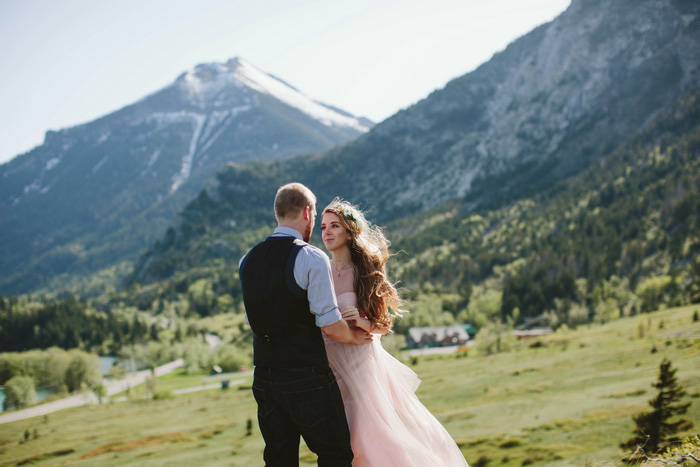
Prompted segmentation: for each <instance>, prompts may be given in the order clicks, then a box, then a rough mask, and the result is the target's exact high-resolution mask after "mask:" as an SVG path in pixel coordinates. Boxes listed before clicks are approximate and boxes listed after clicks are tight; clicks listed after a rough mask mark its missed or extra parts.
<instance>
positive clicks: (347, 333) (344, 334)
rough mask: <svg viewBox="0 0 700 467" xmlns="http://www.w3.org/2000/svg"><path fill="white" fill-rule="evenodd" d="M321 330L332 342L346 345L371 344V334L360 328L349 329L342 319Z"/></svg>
mask: <svg viewBox="0 0 700 467" xmlns="http://www.w3.org/2000/svg"><path fill="white" fill-rule="evenodd" d="M321 330H322V331H323V332H325V333H326V335H327V336H328V337H330V338H331V339H333V340H334V341H338V342H344V343H346V344H368V343H370V342H372V334H370V333H368V332H367V331H365V330H364V329H362V328H351V327H350V326H348V323H347V321H345V320H344V319H341V320H340V321H337V322H335V323H333V324H331V325H330V326H324V327H322V328H321Z"/></svg>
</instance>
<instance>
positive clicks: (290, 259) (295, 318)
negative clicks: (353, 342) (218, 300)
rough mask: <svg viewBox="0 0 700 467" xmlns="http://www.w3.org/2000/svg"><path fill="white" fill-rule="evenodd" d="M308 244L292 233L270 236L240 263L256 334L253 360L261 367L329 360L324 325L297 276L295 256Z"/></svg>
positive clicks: (318, 362) (279, 367)
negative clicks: (319, 321)
mask: <svg viewBox="0 0 700 467" xmlns="http://www.w3.org/2000/svg"><path fill="white" fill-rule="evenodd" d="M306 245H307V244H306V243H304V242H302V241H301V240H298V239H296V238H293V237H269V238H267V239H266V240H265V241H263V242H262V243H259V244H258V245H256V246H255V247H253V249H252V250H250V252H248V254H247V255H246V257H245V259H244V260H243V263H242V264H241V267H240V271H239V275H240V278H241V285H242V287H243V301H244V303H245V309H246V314H247V315H248V322H249V323H250V327H251V328H252V329H253V333H254V334H255V336H254V340H253V350H254V363H255V366H257V367H260V368H278V369H282V368H301V367H309V366H318V365H325V364H328V358H327V357H326V348H325V346H324V344H323V337H322V336H321V332H322V331H321V329H320V328H318V327H317V326H316V322H315V319H314V315H313V314H312V313H311V310H310V309H309V302H308V300H307V297H306V291H305V290H304V289H302V288H301V287H299V286H298V285H297V283H296V280H295V279H294V262H295V260H296V257H297V254H298V253H299V251H300V250H301V249H302V248H304V247H305V246H306Z"/></svg>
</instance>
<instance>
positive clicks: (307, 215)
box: [304, 206, 311, 221]
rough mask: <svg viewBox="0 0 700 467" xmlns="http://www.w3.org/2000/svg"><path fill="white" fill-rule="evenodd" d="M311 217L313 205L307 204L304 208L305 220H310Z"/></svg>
mask: <svg viewBox="0 0 700 467" xmlns="http://www.w3.org/2000/svg"><path fill="white" fill-rule="evenodd" d="M309 219H311V206H306V207H305V208H304V220H305V221H308V220H309Z"/></svg>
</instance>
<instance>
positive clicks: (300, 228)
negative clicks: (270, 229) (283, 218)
mask: <svg viewBox="0 0 700 467" xmlns="http://www.w3.org/2000/svg"><path fill="white" fill-rule="evenodd" d="M299 224H300V223H299V222H278V223H277V227H286V228H288V229H293V230H296V231H297V232H299V235H301V236H302V237H303V236H304V232H303V230H304V229H303V226H300V225H299Z"/></svg>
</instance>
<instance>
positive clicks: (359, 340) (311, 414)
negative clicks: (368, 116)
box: [239, 183, 371, 467]
mask: <svg viewBox="0 0 700 467" xmlns="http://www.w3.org/2000/svg"><path fill="white" fill-rule="evenodd" d="M275 218H276V219H277V224H278V226H277V228H276V229H275V231H274V233H273V234H272V236H271V237H268V238H267V239H266V240H265V241H263V242H261V243H259V244H258V245H256V246H255V247H253V249H252V250H250V251H249V252H248V254H246V255H245V256H244V257H243V258H242V259H241V262H240V264H239V273H240V278H241V285H242V287H243V300H244V303H245V309H246V315H247V320H248V322H249V324H250V327H251V328H252V329H253V333H254V340H253V351H254V364H255V374H254V379H253V395H254V396H255V400H256V402H257V403H258V423H259V425H260V432H261V433H262V435H263V438H264V439H265V452H264V455H263V457H264V459H265V463H266V464H267V465H269V466H296V465H298V464H299V437H300V436H303V437H304V441H305V442H306V445H307V446H308V447H309V449H311V450H312V451H313V452H315V453H316V454H317V456H318V465H319V466H348V467H349V466H350V465H351V463H352V459H353V453H352V450H351V448H350V433H349V431H348V424H347V420H346V418H345V410H344V408H343V401H342V399H341V396H340V390H339V389H338V384H337V382H336V380H335V377H334V375H333V372H332V371H331V369H330V367H329V366H328V358H327V357H326V349H325V346H324V343H323V337H322V335H321V331H323V332H324V333H325V334H326V335H327V336H328V337H330V338H331V339H334V340H336V341H339V342H347V343H353V344H366V343H369V342H371V337H370V335H369V334H368V333H366V332H365V331H363V330H362V329H359V328H356V329H353V328H350V327H349V326H348V325H347V323H346V322H345V321H344V320H343V319H342V317H341V315H340V312H339V311H338V305H337V302H336V299H335V295H334V292H333V282H332V274H331V270H330V262H329V260H328V257H327V256H326V255H325V253H323V252H322V251H321V250H319V249H318V248H316V247H314V246H312V245H309V244H308V241H309V239H310V238H311V232H312V231H313V228H314V222H315V219H316V196H314V194H313V193H312V192H311V190H309V189H308V188H307V187H305V186H304V185H302V184H300V183H290V184H287V185H284V186H282V187H281V188H280V189H279V190H278V191H277V195H276V196H275ZM319 328H320V329H319Z"/></svg>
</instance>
